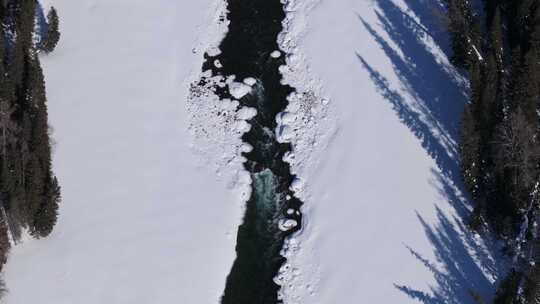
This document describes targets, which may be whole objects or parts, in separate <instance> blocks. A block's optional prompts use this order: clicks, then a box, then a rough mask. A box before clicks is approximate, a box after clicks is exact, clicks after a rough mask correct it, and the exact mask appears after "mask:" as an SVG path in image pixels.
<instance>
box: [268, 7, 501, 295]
mask: <svg viewBox="0 0 540 304" xmlns="http://www.w3.org/2000/svg"><path fill="white" fill-rule="evenodd" d="M286 2H288V3H289V10H290V12H289V15H290V16H291V18H292V21H291V22H290V23H289V24H288V26H289V31H293V32H294V34H297V33H299V32H302V30H303V31H304V35H303V36H300V38H301V39H300V40H298V39H297V40H298V41H297V42H295V43H292V44H293V45H294V47H293V48H291V50H292V52H293V53H295V56H293V57H291V59H290V60H289V62H291V63H292V65H293V66H299V70H298V69H297V70H294V69H293V71H292V73H291V72H289V75H288V77H286V78H288V79H289V80H290V82H291V83H293V84H296V85H297V87H298V83H302V82H304V85H300V86H301V87H302V89H303V90H306V89H307V90H309V88H306V87H305V86H306V85H307V86H310V85H313V84H309V83H307V84H306V82H305V81H306V80H309V79H311V78H320V81H311V82H312V83H315V84H317V83H319V84H322V85H314V88H315V89H316V90H317V91H320V92H322V93H321V94H323V95H327V96H328V97H329V100H330V106H329V110H328V113H329V114H328V115H326V116H325V117H326V119H328V118H332V117H331V115H335V116H336V117H337V126H336V131H335V132H334V131H333V128H328V127H325V128H324V129H327V130H329V131H328V132H322V133H321V134H320V137H321V138H322V139H323V140H322V143H321V144H322V146H326V145H328V148H323V149H319V148H316V147H315V148H313V147H306V145H304V144H303V143H302V142H300V144H299V145H297V146H296V151H295V154H296V155H302V154H303V153H306V152H308V153H310V154H312V156H311V158H310V159H307V158H306V156H305V155H304V156H303V158H301V159H300V160H298V159H297V160H293V161H292V165H293V168H294V169H295V172H296V173H297V174H298V175H299V178H300V179H301V180H302V181H303V185H305V189H303V190H302V192H301V195H303V196H304V201H305V206H304V209H303V214H304V219H305V226H304V228H303V231H302V232H301V233H299V234H298V235H297V236H295V237H293V238H291V239H290V240H289V244H288V247H289V248H288V250H287V251H285V252H284V254H285V255H286V256H287V257H288V258H289V259H290V260H289V263H288V264H287V265H285V266H284V267H283V268H282V269H283V273H282V274H281V275H280V276H281V277H280V278H279V279H280V281H282V283H281V284H282V286H283V290H282V293H283V297H284V299H285V303H287V304H297V303H298V304H301V303H312V304H318V303H321V304H322V303H352V302H358V301H360V302H365V303H417V302H418V301H420V302H423V303H456V304H458V303H460V304H464V303H473V299H472V296H471V293H478V294H480V295H482V296H484V297H485V299H488V298H489V297H490V296H491V295H492V292H493V284H492V283H493V279H494V277H493V274H494V273H496V272H497V271H498V269H500V268H501V265H500V264H498V263H497V262H495V261H494V260H493V257H492V256H491V253H492V251H491V249H492V247H493V246H491V245H489V246H488V245H487V244H483V243H482V242H479V239H478V238H476V237H475V236H473V235H471V234H470V233H467V229H466V228H465V227H464V226H463V220H464V219H465V218H466V215H467V213H468V210H469V206H468V203H467V200H466V198H465V197H464V195H463V194H462V192H461V191H460V190H459V189H460V187H459V170H458V164H457V161H456V156H457V151H456V140H457V138H458V135H457V134H458V123H459V117H460V114H461V111H462V108H463V106H464V104H465V102H466V85H465V84H466V82H465V81H464V79H463V78H462V77H460V76H459V75H458V74H457V73H456V72H455V71H454V70H453V69H452V67H451V66H450V64H449V63H448V59H447V58H446V56H445V52H444V51H443V50H446V45H447V41H446V37H445V35H444V23H443V22H442V19H440V15H437V11H438V9H437V8H438V3H437V1H436V0H422V1H420V0H410V1H408V0H320V1H311V5H308V4H309V3H308V2H310V1H308V0H305V1H286ZM311 6H313V9H312V10H309V8H310V7H311ZM293 36H294V35H293ZM297 38H298V37H297ZM290 40H291V39H284V40H283V42H282V45H285V46H288V45H290V44H291V42H290ZM298 62H300V63H301V64H298ZM302 66H303V68H302ZM307 67H309V69H308V68H307ZM331 113H333V114H331ZM324 124H325V125H328V122H327V121H325V122H324ZM310 129H313V128H310ZM308 133H309V132H308ZM304 135H305V134H300V135H299V139H294V138H293V140H292V141H293V143H294V142H295V140H300V141H302V140H303V138H302V136H304ZM307 136H310V134H307ZM325 136H326V137H329V139H324V137H325ZM283 277H284V278H283Z"/></svg>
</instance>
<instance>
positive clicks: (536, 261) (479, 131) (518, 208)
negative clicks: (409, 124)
mask: <svg viewBox="0 0 540 304" xmlns="http://www.w3.org/2000/svg"><path fill="white" fill-rule="evenodd" d="M482 2H483V11H481V12H475V11H473V8H472V7H471V4H470V2H469V1H468V0H446V5H447V8H448V17H449V18H448V20H449V23H448V26H449V32H450V35H451V39H452V48H453V54H454V55H453V57H452V62H453V63H454V64H455V65H456V66H457V67H459V68H461V69H464V70H465V71H466V72H467V73H468V76H469V79H470V90H471V94H470V103H469V104H468V105H467V106H466V108H465V111H464V113H463V117H462V124H461V126H462V127H461V136H462V138H461V147H460V153H461V169H462V176H463V180H464V182H465V185H466V187H467V189H468V191H469V193H470V195H471V196H472V198H473V200H474V203H475V209H474V214H473V217H472V220H471V228H472V229H475V230H481V229H489V230H490V231H493V232H494V233H495V234H496V235H497V236H498V237H499V238H500V239H502V240H503V241H504V243H505V245H506V248H505V249H506V253H507V254H508V255H509V256H511V257H512V261H514V262H513V265H512V270H511V271H510V272H509V273H508V274H506V278H505V279H503V280H502V282H501V284H500V286H499V289H498V292H497V295H496V298H495V300H494V303H497V304H499V303H505V304H506V303H508V304H510V303H538V300H539V299H540V235H539V233H540V231H539V227H538V223H539V220H540V217H539V215H540V213H539V211H540V192H539V191H540V137H539V136H540V134H539V131H540V124H539V123H540V0H483V1H482Z"/></svg>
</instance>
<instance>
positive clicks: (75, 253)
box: [5, 0, 501, 304]
mask: <svg viewBox="0 0 540 304" xmlns="http://www.w3.org/2000/svg"><path fill="white" fill-rule="evenodd" d="M46 2H47V3H48V4H51V3H52V4H53V5H54V6H55V7H57V9H58V11H59V14H60V18H61V21H62V24H61V31H62V40H61V43H60V45H59V47H58V49H57V50H56V52H54V53H53V54H52V55H50V56H45V57H43V64H44V70H45V73H46V80H47V89H48V97H49V107H50V120H51V124H52V127H53V128H54V133H53V137H54V138H55V140H56V142H57V144H56V146H55V155H54V165H55V171H56V172H57V173H58V176H59V178H60V182H61V184H62V186H63V199H64V202H63V203H62V206H61V209H60V217H59V219H60V221H59V223H58V225H57V227H56V229H55V232H54V233H53V234H52V235H51V236H50V237H49V238H47V239H44V240H39V241H34V240H32V241H27V242H25V243H23V244H20V245H18V246H16V247H15V248H14V249H13V250H12V252H11V255H10V260H9V263H8V264H7V267H6V273H5V280H6V282H7V284H8V288H9V293H8V295H7V298H6V303H7V304H22V303H37V302H39V303H43V304H53V303H54V304H73V303H78V304H86V303H92V304H95V303H107V304H124V303H125V304H128V303H129V304H133V303H137V304H146V303H148V304H161V303H164V304H165V303H167V304H169V303H178V302H179V301H180V302H181V303H186V304H213V303H218V302H219V297H220V296H221V294H222V292H223V288H224V286H225V278H226V276H227V274H228V272H229V270H230V267H231V265H232V262H233V260H234V258H235V255H234V254H235V253H234V245H235V236H236V229H237V227H238V225H239V224H240V219H241V216H242V211H243V208H242V200H243V199H245V197H244V198H241V196H240V193H239V191H240V190H239V189H238V187H234V181H233V183H231V180H230V177H231V176H235V175H238V176H240V177H239V178H240V179H241V176H242V174H241V173H240V174H237V173H236V172H235V170H236V169H237V166H238V163H237V162H236V163H235V166H236V167H235V168H230V172H220V174H222V175H223V176H225V177H222V178H218V177H217V176H216V175H217V174H216V172H215V170H214V165H212V164H210V165H205V164H204V162H201V157H200V156H198V155H194V152H193V150H194V149H191V148H189V143H191V142H192V139H191V137H190V135H189V134H188V131H187V130H188V125H189V124H191V123H193V120H194V118H193V113H187V112H186V94H187V84H188V83H189V81H190V80H191V79H192V78H193V77H192V76H190V75H196V74H197V69H200V67H201V61H202V58H201V57H202V52H201V50H202V49H204V48H205V46H206V45H207V44H206V42H207V41H209V37H208V35H209V33H210V34H211V33H214V32H219V30H218V29H217V26H215V27H214V28H212V24H213V22H215V18H214V16H215V15H216V11H215V9H216V7H217V6H218V5H217V3H219V1H217V0H197V1H188V0H180V1H169V0H154V1H143V0H79V1H73V0H48V1H46ZM285 2H286V3H288V4H287V12H288V16H289V19H287V24H286V26H285V28H286V29H287V31H288V32H286V33H284V34H283V36H282V40H281V41H280V43H281V45H282V47H283V48H284V49H286V50H287V51H288V52H292V53H293V54H294V56H290V58H288V63H289V65H290V66H289V69H290V70H287V69H286V68H284V70H283V71H284V73H285V79H286V80H287V81H288V82H289V83H291V84H293V85H294V86H295V87H296V88H297V89H298V90H299V91H306V92H307V91H309V92H314V94H315V95H316V96H317V97H318V98H319V97H320V98H322V97H324V98H327V100H328V102H327V100H326V99H324V103H323V104H324V105H325V107H323V109H322V110H321V109H319V110H320V111H319V110H318V112H317V113H315V114H313V117H315V118H316V119H315V120H311V121H309V122H308V123H304V122H303V118H305V117H302V116H301V115H296V116H295V118H290V117H289V118H288V123H289V124H291V125H294V126H295V128H291V129H294V130H296V131H295V132H296V134H287V140H290V141H292V142H293V145H294V147H295V151H294V154H296V155H294V159H293V160H289V161H290V162H291V164H292V167H293V171H294V172H295V173H296V174H298V176H299V178H300V179H299V181H298V183H295V185H297V186H298V188H297V189H296V190H297V191H298V195H299V196H302V200H303V201H304V202H305V205H304V208H303V214H304V217H303V219H304V221H305V223H304V224H305V226H304V227H303V230H302V231H301V232H300V233H299V234H297V235H295V236H294V237H293V238H291V239H290V240H289V243H288V249H289V250H287V251H284V254H285V255H286V256H287V257H288V258H289V263H288V264H287V265H285V266H284V267H283V274H282V276H283V277H282V278H281V279H280V284H282V285H283V290H282V293H283V297H284V300H285V304H307V303H309V304H329V303H357V302H359V301H361V302H365V303H381V304H386V303H389V304H394V303H399V304H402V303H417V302H418V301H420V302H422V303H452V304H454V303H455V304H467V303H473V301H472V297H471V292H477V293H479V294H482V295H483V296H485V297H486V298H489V297H490V296H491V294H492V292H493V280H494V279H496V278H495V277H494V275H493V274H494V273H497V272H498V271H499V269H500V267H501V266H500V264H498V263H497V262H496V261H495V260H494V259H493V257H492V256H491V254H492V249H493V248H492V246H491V245H489V246H488V245H486V244H482V243H480V242H479V241H478V238H476V237H475V236H473V235H470V234H468V233H467V232H466V231H467V230H466V228H465V227H464V226H463V219H464V218H466V215H467V213H468V212H469V206H468V203H467V200H466V198H465V197H464V195H463V193H462V192H461V191H460V190H459V189H460V184H459V177H458V175H459V170H458V165H457V160H456V155H457V150H456V149H457V146H456V140H457V138H458V131H457V130H458V121H459V116H460V114H461V110H462V108H463V106H464V104H465V101H466V87H465V83H466V81H464V79H462V78H461V77H460V76H459V75H458V74H457V73H456V72H455V71H454V70H453V68H452V67H451V66H450V64H449V63H448V59H447V57H446V55H445V53H444V51H445V50H447V40H446V37H445V35H444V27H443V26H442V24H441V21H440V18H438V17H437V13H436V12H437V7H438V6H437V5H438V4H437V1H436V0H303V1H301V0H296V1H292V0H288V1H285ZM209 26H210V29H208V27H209ZM301 33H303V34H301ZM289 35H290V37H289ZM210 37H212V38H215V35H210ZM288 38H290V39H288ZM277 55H280V54H277ZM214 102H216V101H215V100H214ZM191 110H193V109H191ZM304 110H305V109H304ZM307 112H313V111H311V109H308V111H307ZM205 114H206V113H202V114H201V115H200V117H202V119H200V120H206V118H207V116H205ZM190 115H191V116H190ZM310 115H311V114H310ZM190 117H191V118H190ZM284 117H285V116H284ZM196 118H197V117H196ZM196 118H195V120H196ZM190 119H191V121H190ZM295 119H296V120H295ZM191 127H193V126H191ZM302 128H303V129H302ZM214 129H216V130H219V129H223V128H222V127H217V128H216V126H214ZM223 132H224V133H227V132H228V130H223ZM278 135H279V134H278ZM224 138H228V137H227V136H225V135H224ZM213 140H214V141H215V140H217V139H208V140H207V141H206V142H212V141H213ZM204 142H205V141H204V140H200V141H196V143H198V144H201V143H204ZM315 142H317V144H314V143H315ZM226 143H227V141H226V140H225V141H223V142H221V143H220V145H221V146H220V147H222V146H223V145H224V144H226ZM231 144H233V141H231ZM234 144H236V145H238V142H234ZM220 147H218V148H216V147H200V146H199V147H195V148H196V150H197V151H199V152H197V153H198V154H208V153H214V152H215V153H217V154H219V153H218V152H219V151H221V150H220ZM224 149H225V150H227V148H224ZM216 151H217V152H216ZM220 156H221V154H219V155H214V156H212V155H205V157H206V158H208V157H210V158H215V159H219V158H220ZM229 156H230V155H229ZM218 163H219V161H218ZM220 170H223V169H222V168H220ZM226 170H227V169H225V171H226ZM240 184H241V183H240ZM244 186H245V185H244ZM244 190H245V189H244ZM29 286H32V292H28V290H29V289H28V288H29ZM255 304H256V303H255Z"/></svg>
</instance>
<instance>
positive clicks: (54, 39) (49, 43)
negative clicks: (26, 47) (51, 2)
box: [40, 7, 60, 53]
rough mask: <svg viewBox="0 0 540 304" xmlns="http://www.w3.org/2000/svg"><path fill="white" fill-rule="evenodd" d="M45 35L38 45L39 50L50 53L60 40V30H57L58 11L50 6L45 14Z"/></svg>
mask: <svg viewBox="0 0 540 304" xmlns="http://www.w3.org/2000/svg"><path fill="white" fill-rule="evenodd" d="M47 24H48V28H47V36H46V37H45V40H44V41H43V43H42V44H41V46H40V50H42V51H44V52H45V53H50V52H52V51H54V49H55V48H56V45H57V44H58V41H59V40H60V30H59V20H58V13H57V12H56V9H55V8H54V7H51V10H50V11H49V13H48V14H47Z"/></svg>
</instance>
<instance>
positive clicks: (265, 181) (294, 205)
mask: <svg viewBox="0 0 540 304" xmlns="http://www.w3.org/2000/svg"><path fill="white" fill-rule="evenodd" d="M228 10H229V14H228V19H229V20H230V25H229V31H228V34H227V35H226V37H225V39H224V40H223V41H222V43H221V45H220V49H221V54H220V55H218V56H215V57H210V56H208V55H207V56H206V62H205V64H204V67H203V70H211V71H212V73H213V75H222V76H225V77H227V76H230V75H235V76H236V81H239V82H241V81H242V80H243V79H245V78H247V77H252V78H255V79H256V80H257V82H256V84H255V85H254V86H253V90H252V91H251V93H250V94H248V95H246V96H244V97H242V98H241V99H240V104H241V106H249V107H253V108H256V109H257V111H258V114H257V116H255V117H254V118H253V119H251V120H250V121H249V122H250V124H251V126H252V127H251V130H250V131H249V132H248V133H246V134H245V135H244V136H243V141H244V142H247V143H249V144H250V145H251V146H253V150H252V151H251V152H249V153H245V154H244V156H245V157H246V158H247V159H248V161H247V162H246V163H245V168H246V170H248V171H249V172H250V174H251V178H252V180H253V183H252V187H253V192H252V195H251V197H250V199H249V200H248V201H247V206H246V213H245V215H244V220H243V223H242V225H241V226H240V227H239V230H238V236H237V244H236V252H237V258H236V260H235V261H234V264H233V267H232V269H231V272H230V274H229V276H228V277H227V281H226V286H225V291H224V293H223V297H222V303H223V304H273V303H280V301H279V300H278V298H277V292H278V290H279V286H278V285H277V284H276V283H275V282H274V277H275V276H276V274H277V272H278V270H279V268H280V267H281V266H282V265H283V263H284V262H285V259H284V258H283V257H282V256H281V255H280V251H281V249H282V246H283V242H284V240H285V238H286V237H287V236H289V235H290V234H291V233H294V232H295V231H297V230H298V229H299V228H300V227H301V220H302V219H301V214H300V212H299V208H300V206H301V205H302V202H301V201H299V200H298V199H297V198H295V197H294V193H293V192H292V191H291V190H290V189H289V188H290V186H291V182H292V181H293V179H294V176H293V175H291V172H290V167H289V165H288V164H287V163H285V162H284V161H283V155H284V154H285V153H286V152H288V151H290V150H291V146H290V145H289V144H283V143H279V142H278V141H277V140H276V137H275V131H274V130H275V129H276V120H275V118H276V115H277V114H278V113H279V112H281V111H283V110H284V109H285V107H286V106H287V104H288V101H287V96H288V95H289V94H290V93H291V92H293V91H294V89H293V88H291V87H289V86H287V85H283V84H281V83H280V81H281V74H280V73H279V70H278V68H279V66H281V65H284V64H285V58H284V57H285V54H282V55H281V56H280V57H279V58H274V57H273V56H271V53H272V52H274V51H276V50H279V47H278V44H277V36H278V34H279V33H280V32H281V30H282V25H281V22H282V20H283V19H284V18H285V13H284V10H283V5H282V4H281V2H280V0H229V1H228ZM215 60H219V62H220V63H221V65H222V67H220V68H217V67H216V66H215V65H214V62H215ZM218 95H220V97H221V98H231V94H230V92H229V91H228V89H227V88H225V89H220V90H218ZM289 209H294V211H295V212H289V213H292V214H288V213H287V210H289ZM283 219H293V220H296V221H297V223H298V226H296V227H294V228H292V229H290V230H287V231H282V230H280V229H279V227H278V221H279V220H283Z"/></svg>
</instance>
